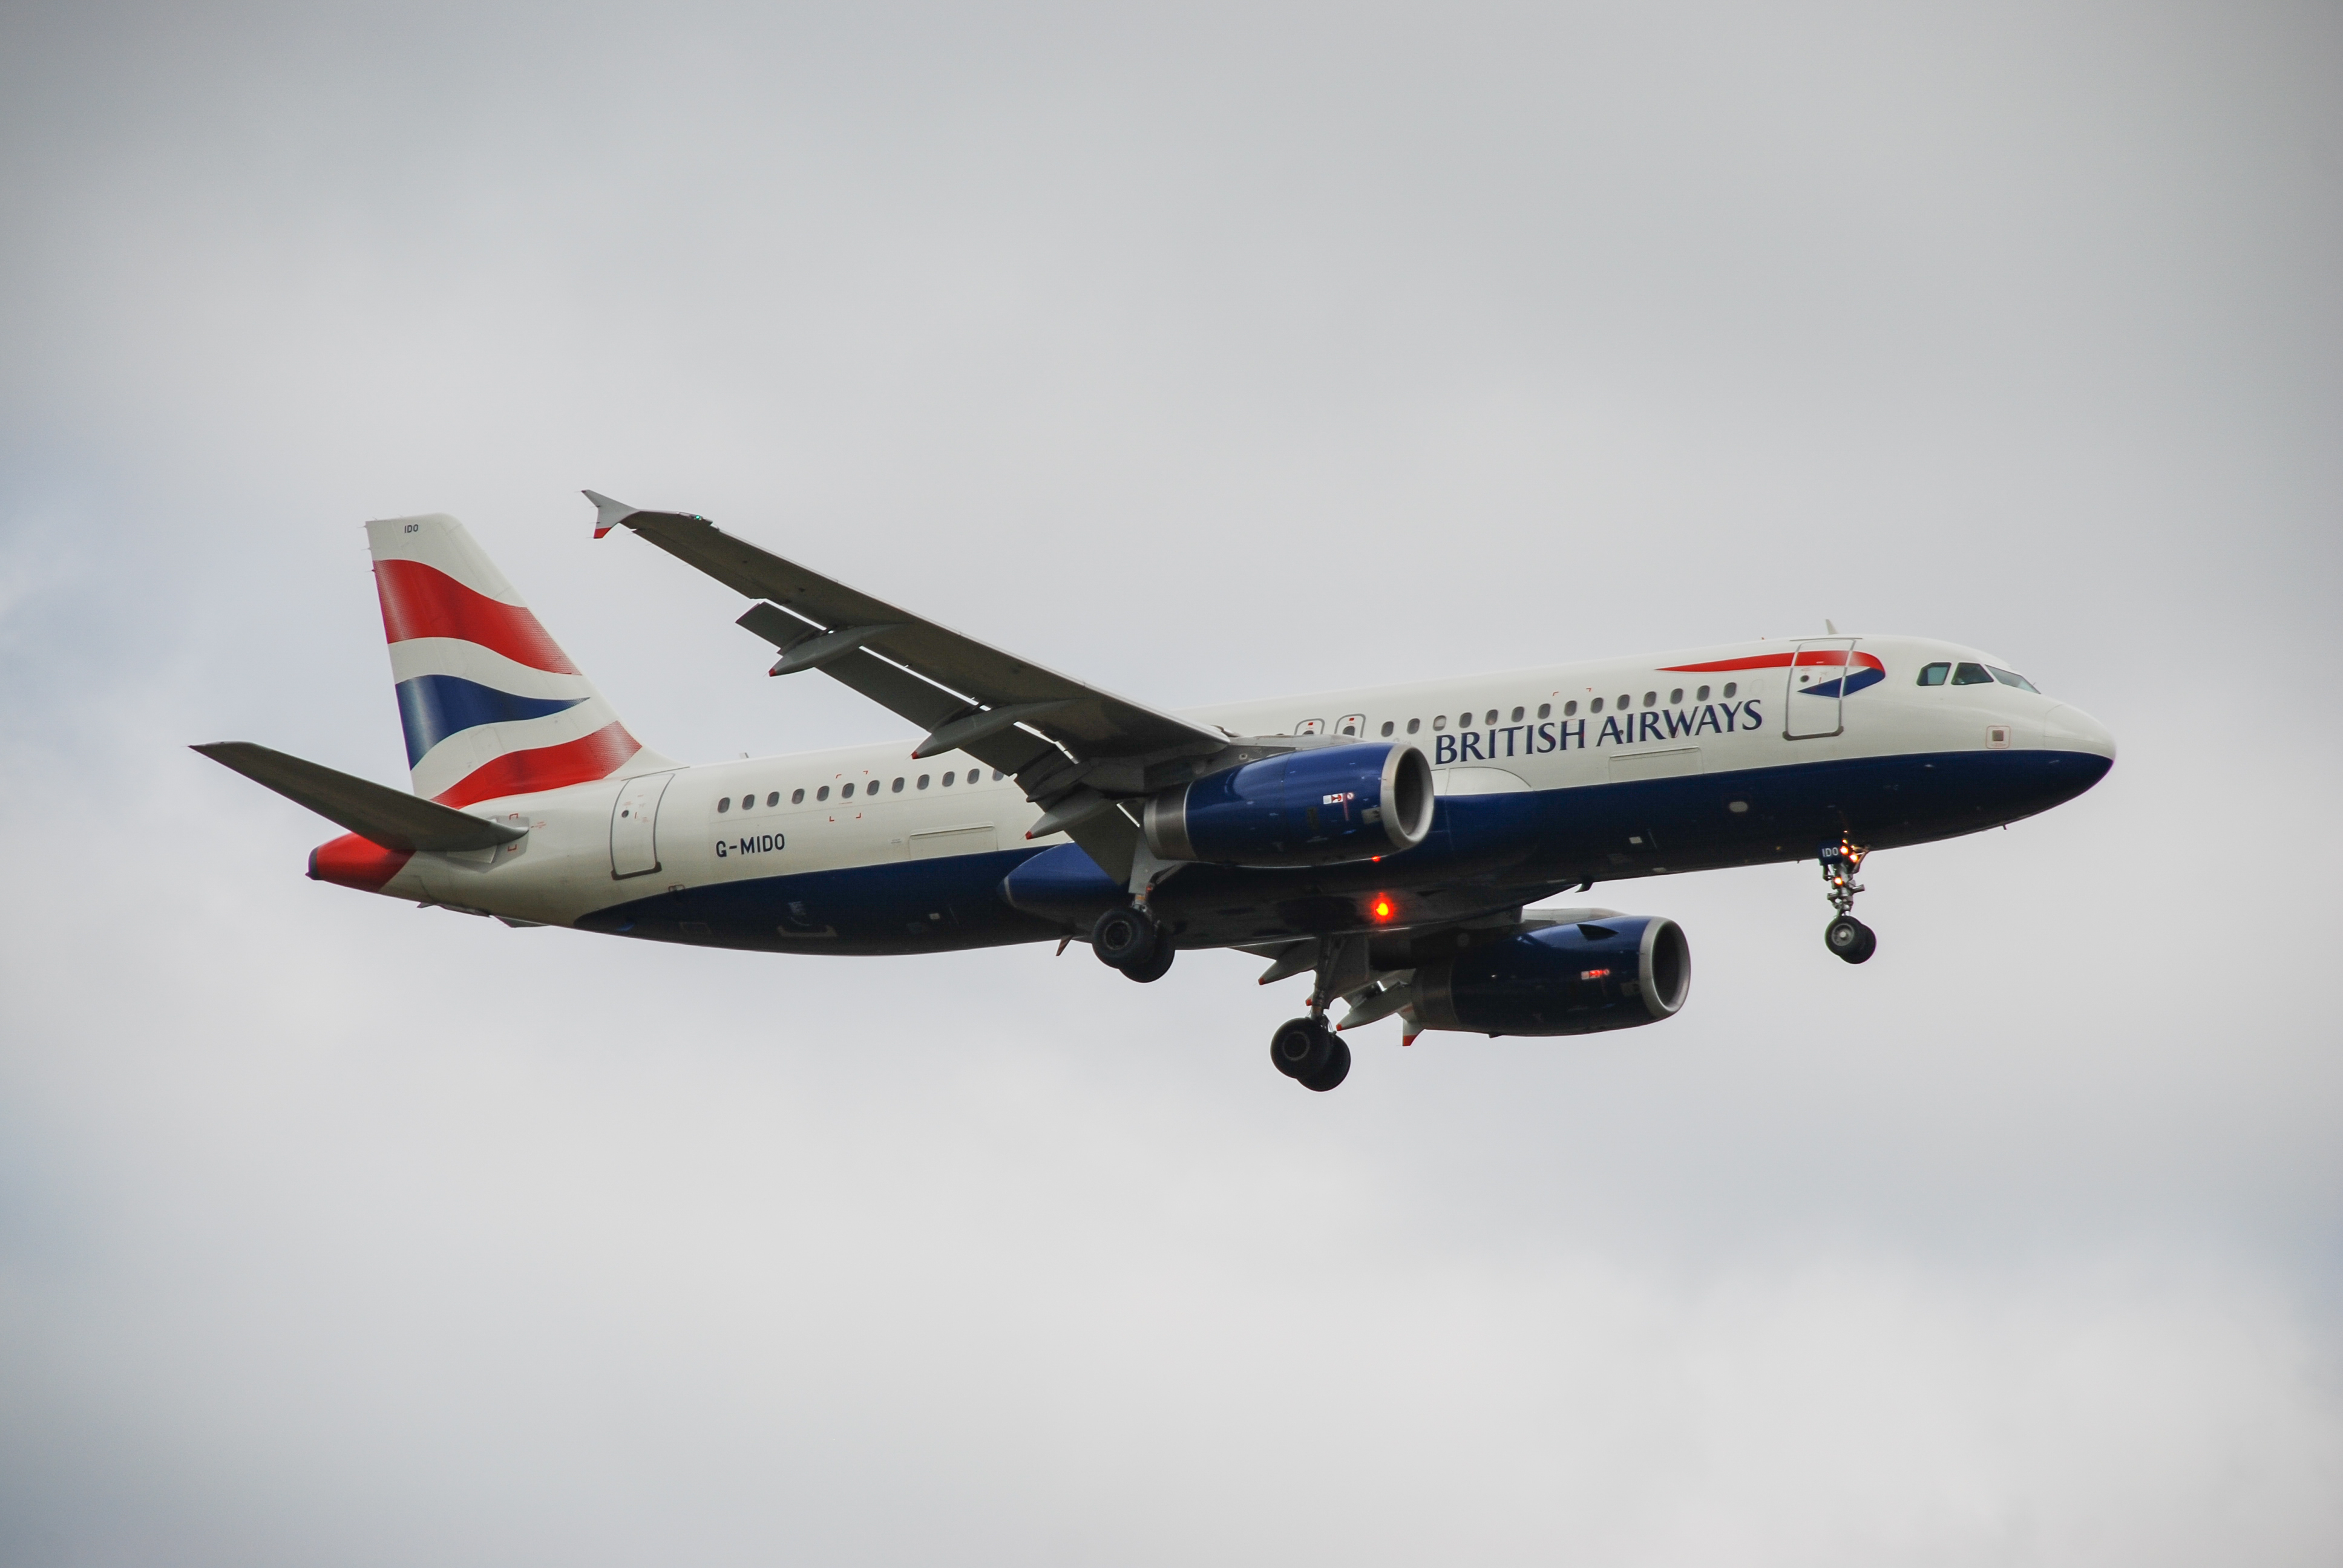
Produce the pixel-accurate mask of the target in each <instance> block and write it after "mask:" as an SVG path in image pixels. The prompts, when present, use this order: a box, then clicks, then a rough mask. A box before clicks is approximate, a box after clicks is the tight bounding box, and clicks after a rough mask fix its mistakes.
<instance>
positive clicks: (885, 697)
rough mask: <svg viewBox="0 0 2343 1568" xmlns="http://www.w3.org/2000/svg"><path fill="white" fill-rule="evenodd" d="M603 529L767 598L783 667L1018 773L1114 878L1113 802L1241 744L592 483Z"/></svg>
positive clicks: (751, 624) (926, 750)
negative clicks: (825, 678)
mask: <svg viewBox="0 0 2343 1568" xmlns="http://www.w3.org/2000/svg"><path fill="white" fill-rule="evenodd" d="M585 494H586V498H587V499H588V500H590V501H592V502H593V503H594V507H595V514H596V516H595V527H594V537H595V538H601V537H602V536H603V535H605V534H607V533H608V532H609V531H610V530H611V529H612V528H618V527H621V526H623V527H626V528H632V529H633V530H634V531H635V532H637V533H639V534H640V535H641V536H642V537H643V538H647V539H649V541H650V542H651V543H653V544H655V545H657V546H658V547H659V548H661V549H663V550H665V551H667V552H668V554H669V555H671V556H673V557H675V558H677V559H678V560H680V561H683V562H685V563H686V564H687V565H689V566H693V567H697V568H699V570H701V571H703V572H706V573H707V574H708V575H709V577H712V578H715V579H716V580H717V581H719V582H720V583H722V584H724V585H725V586H726V587H727V588H731V589H733V590H734V591H735V592H737V593H740V594H745V595H747V596H748V597H749V598H754V599H758V600H760V601H762V602H760V603H759V604H757V605H755V606H753V607H751V608H749V611H748V612H747V613H746V614H744V615H742V616H741V617H740V624H741V625H742V626H744V627H746V628H749V630H750V631H752V632H754V633H756V634H757V635H758V636H759V637H762V638H765V639H766V640H767V641H769V642H770V643H771V644H772V645H773V646H774V647H775V648H778V649H779V650H780V655H781V657H780V659H779V662H778V663H776V664H775V665H774V666H773V669H772V673H773V674H775V675H789V674H793V673H795V672H797V671H799V670H806V669H819V670H821V671H822V672H823V673H825V674H827V675H829V676H830V677H831V678H834V679H836V680H839V681H841V682H843V683H844V684H846V685H847V686H850V687H852V688H853V689H855V690H857V691H860V692H861V693H862V694H863V695H864V696H865V697H868V698H870V699H871V700H872V701H874V702H877V703H878V704H879V705H880V706H881V707H882V708H886V709H890V711H892V712H895V713H898V714H900V715H901V716H902V717H903V718H905V719H910V721H911V722H912V723H914V724H917V725H919V726H920V728H921V729H924V730H925V731H927V736H926V739H923V740H921V741H920V744H919V746H918V747H917V748H915V749H913V751H912V753H911V754H912V755H913V756H914V757H928V756H933V755H935V754H936V753H938V752H942V751H964V752H967V753H968V754H969V755H970V756H972V757H975V758H977V759H979V760H980V761H983V762H985V763H987V764H989V765H990V766H992V767H994V768H998V769H1001V771H1003V772H1005V773H1012V774H1014V775H1016V777H1017V781H1018V783H1019V784H1020V785H1021V786H1022V787H1023V789H1024V790H1025V794H1026V798H1027V799H1031V800H1033V801H1035V802H1037V803H1038V804H1040V805H1041V807H1042V808H1043V815H1042V818H1041V821H1039V822H1037V823H1036V824H1035V825H1034V828H1033V830H1032V832H1031V835H1030V836H1031V837H1033V838H1041V837H1045V836H1046V835H1048V834H1050V833H1054V832H1060V831H1063V832H1065V833H1067V834H1068V835H1069V836H1070V837H1071V838H1072V839H1074V841H1075V842H1076V843H1078V844H1080V845H1081V847H1082V848H1083V849H1085V850H1086V851H1088V852H1089V854H1090V856H1091V859H1094V860H1097V861H1098V862H1099V864H1100V865H1101V867H1103V868H1104V869H1106V870H1107V871H1109V872H1110V873H1111V874H1113V875H1114V876H1115V878H1116V879H1117V880H1123V879H1128V877H1129V876H1130V874H1131V873H1130V868H1131V858H1132V855H1133V853H1134V852H1135V851H1136V849H1137V848H1138V844H1139V830H1138V828H1137V826H1136V825H1135V824H1134V823H1133V822H1132V821H1131V819H1130V818H1129V816H1127V815H1126V814H1125V813H1124V812H1122V811H1121V810H1120V809H1116V802H1117V801H1118V800H1120V799H1124V798H1127V797H1131V796H1136V795H1141V794H1144V793H1146V792H1148V791H1150V790H1151V789H1162V788H1167V787H1169V786H1170V785H1172V784H1173V783H1177V782H1179V781H1181V780H1182V779H1190V778H1192V777H1194V776H1195V775H1196V774H1197V773H1198V772H1200V771H1202V768H1201V767H1200V764H1201V763H1202V761H1203V759H1208V758H1211V757H1213V756H1215V755H1216V754H1218V753H1220V752H1222V751H1223V750H1225V749H1228V747H1229V744H1230V739H1231V738H1230V737H1228V736H1226V735H1223V734H1221V733H1219V732H1217V731H1214V730H1211V729H1203V728H1202V727H1200V726H1198V725H1194V724H1191V723H1189V722H1188V721H1187V720H1186V719H1179V718H1175V717H1173V716H1172V715H1171V714H1168V713H1164V712H1161V711H1160V710H1158V709H1152V708H1149V707H1146V706H1144V705H1143V704H1141V703H1137V702H1133V701H1131V699H1128V698H1124V697H1117V696H1115V695H1114V694H1113V693H1111V692H1108V691H1101V690H1100V689H1098V688H1096V687H1092V686H1086V685H1084V684H1083V683H1082V682H1081V681H1078V680H1075V679H1073V678H1071V677H1069V676H1063V675H1060V674H1059V673H1057V672H1056V671H1055V670H1052V669H1047V668H1043V667H1041V665H1038V664H1035V663H1033V662H1032V661H1031V659H1026V658H1018V657H1017V656H1016V655H1014V654H1011V653H1007V652H1004V651H1002V650H1001V649H1000V648H994V647H992V646H991V645H990V644H989V643H982V642H979V641H977V640H976V639H975V638H971V637H965V636H962V635H961V634H960V633H959V632H956V631H953V630H951V629H950V628H946V627H941V626H938V625H937V624H936V623H935V622H933V621H930V620H926V619H923V618H920V617H919V616H915V615H912V614H910V612H908V611H906V610H902V609H899V608H896V607H895V606H893V605H890V604H888V603H886V602H884V601H883V600H880V599H876V598H871V597H870V595H868V594H866V593H862V592H860V591H858V590H856V589H854V588H849V587H847V586H846V585H845V584H844V583H841V582H839V581H837V580H835V579H833V578H826V577H824V576H822V575H821V574H820V572H817V571H814V570H812V569H810V568H807V567H804V566H801V565H799V563H797V562H795V561H791V560H786V559H784V558H781V557H779V556H777V555H774V554H772V553H770V552H769V551H767V550H763V549H759V548H758V547H756V546H755V545H752V544H749V542H748V541H746V540H744V539H737V538H733V537H732V536H731V535H729V534H727V533H725V532H723V531H722V530H721V529H719V528H717V527H716V525H715V524H713V523H711V522H709V520H708V519H707V518H700V517H693V516H689V515H688V514H685V513H680V512H647V511H643V510H640V509H639V508H633V507H629V506H628V505H626V504H625V503H623V502H620V501H614V500H612V499H610V498H608V496H601V495H597V494H596V493H595V492H593V491H592V490H588V491H587V492H586V493H585Z"/></svg>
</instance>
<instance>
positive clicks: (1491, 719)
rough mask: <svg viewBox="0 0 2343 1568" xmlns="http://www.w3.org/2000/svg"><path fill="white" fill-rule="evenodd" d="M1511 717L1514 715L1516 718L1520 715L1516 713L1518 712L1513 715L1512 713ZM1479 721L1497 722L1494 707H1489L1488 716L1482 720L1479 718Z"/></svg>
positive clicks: (1485, 722)
mask: <svg viewBox="0 0 2343 1568" xmlns="http://www.w3.org/2000/svg"><path fill="white" fill-rule="evenodd" d="M1513 717H1514V718H1516V719H1519V718H1520V717H1521V715H1520V714H1518V713H1516V714H1514V715H1513ZM1481 722H1482V723H1483V724H1494V723H1495V722H1497V710H1496V709H1493V708H1492V709H1489V717H1488V718H1486V719H1483V720H1481Z"/></svg>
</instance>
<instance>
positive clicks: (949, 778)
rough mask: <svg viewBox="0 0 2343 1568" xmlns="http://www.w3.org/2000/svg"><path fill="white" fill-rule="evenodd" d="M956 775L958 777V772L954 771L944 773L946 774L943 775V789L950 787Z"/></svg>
mask: <svg viewBox="0 0 2343 1568" xmlns="http://www.w3.org/2000/svg"><path fill="white" fill-rule="evenodd" d="M957 777H959V775H958V774H955V773H946V774H945V775H944V788H945V789H950V788H951V781H952V780H953V779H955V778H957Z"/></svg>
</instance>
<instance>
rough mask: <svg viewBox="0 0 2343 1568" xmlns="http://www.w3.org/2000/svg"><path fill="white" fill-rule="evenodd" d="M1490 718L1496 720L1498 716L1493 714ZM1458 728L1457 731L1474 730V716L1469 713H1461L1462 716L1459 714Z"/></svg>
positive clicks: (1457, 718)
mask: <svg viewBox="0 0 2343 1568" xmlns="http://www.w3.org/2000/svg"><path fill="white" fill-rule="evenodd" d="M1489 717H1490V718H1491V719H1494V718H1496V717H1497V716H1496V715H1495V714H1493V713H1492V714H1491V715H1489ZM1456 728H1457V729H1472V728H1473V716H1472V715H1471V714H1469V713H1460V714H1458V715H1457V716H1456Z"/></svg>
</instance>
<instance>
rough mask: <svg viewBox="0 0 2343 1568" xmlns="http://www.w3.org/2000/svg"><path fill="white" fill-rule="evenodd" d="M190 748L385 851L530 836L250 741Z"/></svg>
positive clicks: (492, 843) (483, 845) (484, 845)
mask: <svg viewBox="0 0 2343 1568" xmlns="http://www.w3.org/2000/svg"><path fill="white" fill-rule="evenodd" d="M189 749H190V750H194V751H200V752H202V753H203V754H204V755H205V756H206V757H208V758H210V759H212V760H213V761H215V762H216V763H218V764H219V765H220V766H221V767H223V768H228V769H234V770H235V771H236V772H238V773H241V774H243V775H244V776H245V777H246V779H251V780H252V781H253V782H254V783H256V784H263V785H266V786H267V787H268V788H269V789H274V790H276V791H277V793H278V794H279V795H282V796H284V797H285V798H286V799H287V800H293V801H297V802H298V803H299V804H301V805H304V806H307V808H309V809H310V810H312V811H315V812H316V813H317V815H318V816H320V817H323V818H325V819H327V821H329V822H338V823H340V824H341V825H342V826H343V827H345V828H347V829H349V830H350V831H351V832H353V833H356V834H357V836H358V837H359V838H361V839H367V840H369V841H370V842H373V843H377V844H379V845H381V846H382V847H383V848H384V849H399V850H404V851H405V852H407V853H408V854H413V853H414V852H415V851H416V850H417V849H435V850H442V851H444V850H449V849H493V848H494V847H496V846H497V845H498V844H506V843H510V842H511V841H512V840H513V839H518V838H519V837H520V836H521V835H522V834H524V833H526V832H528V829H526V828H520V827H516V826H515V825H513V824H512V823H509V822H491V821H489V820H488V819H487V818H485V817H475V816H473V815H472V814H471V813H470V812H468V811H458V810H457V809H454V808H453V807H449V806H442V805H440V804H438V803H437V801H432V800H423V799H417V798H416V797H415V796H413V795H409V794H408V793H407V792H406V791H405V790H403V789H391V788H390V787H389V786H388V785H387V784H377V783H375V782H374V781H373V780H372V779H358V778H354V777H352V776H351V775H349V774H347V773H337V772H336V771H335V770H334V769H331V768H326V767H321V766H320V765H318V764H317V763H315V762H304V761H303V760H301V759H299V758H298V757H287V755H285V753H283V752H282V751H271V750H270V749H268V748H267V747H266V746H255V745H253V744H252V743H251V742H250V741H248V740H216V741H214V742H212V743H211V744H210V745H208V746H195V747H190V748H189Z"/></svg>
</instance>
